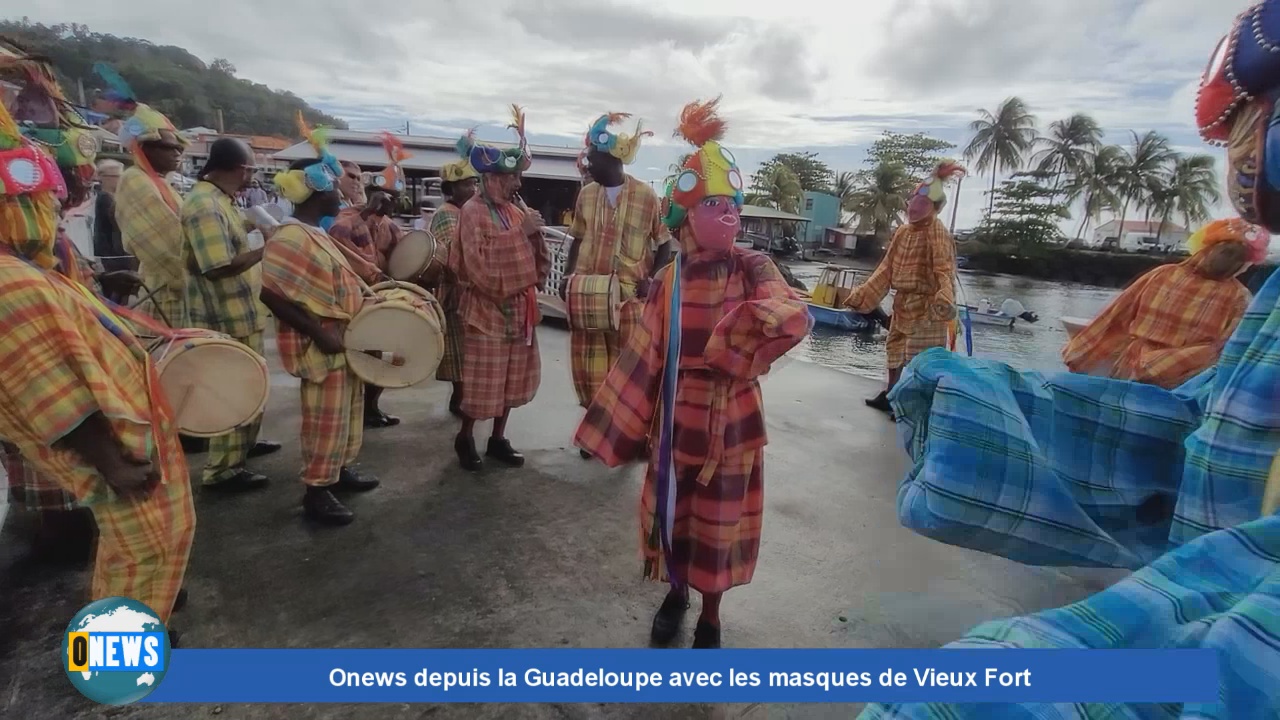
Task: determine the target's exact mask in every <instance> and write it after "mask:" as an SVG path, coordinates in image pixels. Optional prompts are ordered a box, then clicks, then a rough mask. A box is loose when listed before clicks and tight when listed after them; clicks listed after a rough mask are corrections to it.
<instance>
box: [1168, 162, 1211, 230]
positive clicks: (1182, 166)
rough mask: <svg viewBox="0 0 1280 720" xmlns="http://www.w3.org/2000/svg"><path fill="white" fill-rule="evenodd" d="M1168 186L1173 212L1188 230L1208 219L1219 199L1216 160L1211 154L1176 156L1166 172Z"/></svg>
mask: <svg viewBox="0 0 1280 720" xmlns="http://www.w3.org/2000/svg"><path fill="white" fill-rule="evenodd" d="M1168 185H1169V189H1170V190H1171V191H1172V193H1173V197H1174V208H1173V209H1174V211H1175V212H1177V213H1178V214H1179V215H1181V216H1182V219H1183V222H1184V223H1185V224H1186V226H1187V229H1191V226H1192V225H1193V224H1199V223H1203V222H1207V221H1208V220H1209V218H1210V217H1212V211H1211V208H1212V207H1213V206H1214V205H1217V204H1218V203H1219V202H1221V201H1222V191H1220V190H1219V189H1218V169H1217V163H1216V161H1215V160H1214V159H1213V156H1211V155H1190V156H1178V157H1177V158H1176V159H1175V160H1174V163H1173V168H1172V169H1171V170H1170V171H1169V182H1168Z"/></svg>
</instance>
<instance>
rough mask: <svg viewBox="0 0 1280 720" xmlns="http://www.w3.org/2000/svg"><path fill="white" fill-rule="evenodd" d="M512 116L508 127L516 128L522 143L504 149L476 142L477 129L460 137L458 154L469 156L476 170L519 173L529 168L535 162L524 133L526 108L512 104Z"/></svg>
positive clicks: (468, 158) (480, 171)
mask: <svg viewBox="0 0 1280 720" xmlns="http://www.w3.org/2000/svg"><path fill="white" fill-rule="evenodd" d="M511 117H512V122H511V124H510V125H508V126H507V127H510V128H512V129H514V130H515V131H516V135H517V136H518V137H519V138H520V144H519V145H518V146H516V147H513V148H507V149H505V150H504V149H502V148H498V147H494V146H493V145H484V144H481V143H479V142H476V137H475V130H471V131H469V132H468V133H467V134H466V135H463V136H462V137H461V138H459V140H458V154H459V155H461V156H462V157H464V158H467V160H469V161H470V162H471V167H473V168H475V171H476V172H478V173H518V172H524V171H525V170H528V169H529V166H530V165H531V164H532V163H533V154H532V153H530V152H529V142H528V140H527V139H525V134H524V109H523V108H521V107H520V106H519V105H512V106H511Z"/></svg>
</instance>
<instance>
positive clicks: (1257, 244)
mask: <svg viewBox="0 0 1280 720" xmlns="http://www.w3.org/2000/svg"><path fill="white" fill-rule="evenodd" d="M1221 243H1240V244H1242V245H1244V246H1245V248H1246V249H1248V251H1249V252H1248V256H1247V258H1248V261H1249V262H1250V263H1252V264H1254V265H1257V264H1258V263H1261V262H1262V261H1264V260H1266V259H1267V248H1268V247H1269V246H1270V245H1271V233H1269V232H1267V231H1266V230H1264V229H1263V228H1260V227H1258V226H1257V225H1254V224H1252V223H1247V222H1245V221H1244V220H1241V219H1239V218H1231V219H1230V220H1215V221H1213V222H1211V223H1209V224H1208V225H1205V226H1204V227H1202V228H1200V229H1199V230H1197V231H1196V232H1195V234H1193V235H1192V236H1191V237H1190V238H1188V239H1187V249H1188V250H1190V251H1191V254H1192V255H1198V254H1200V253H1201V252H1203V251H1205V250H1208V249H1209V248H1211V247H1213V246H1214V245H1219V244H1221Z"/></svg>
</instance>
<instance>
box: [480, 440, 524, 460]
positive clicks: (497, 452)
mask: <svg viewBox="0 0 1280 720" xmlns="http://www.w3.org/2000/svg"><path fill="white" fill-rule="evenodd" d="M484 454H485V456H486V457H491V458H493V459H494V460H497V461H498V462H500V463H504V464H506V465H510V466H511V467H524V455H521V454H520V453H518V452H516V450H515V448H513V447H511V441H510V440H508V439H506V438H497V437H491V438H489V446H488V447H486V448H485V449H484Z"/></svg>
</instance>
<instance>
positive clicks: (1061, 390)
mask: <svg viewBox="0 0 1280 720" xmlns="http://www.w3.org/2000/svg"><path fill="white" fill-rule="evenodd" d="M889 400H890V402H891V403H892V404H893V406H894V411H895V413H896V414H897V416H898V419H899V423H900V427H901V428H903V437H904V440H905V444H906V447H907V451H908V452H909V453H910V454H911V457H912V458H913V460H914V467H913V468H912V469H911V470H910V471H909V473H908V475H907V477H906V478H905V479H904V480H903V487H902V489H901V490H900V491H899V495H898V514H899V517H900V518H901V519H902V522H903V524H904V525H906V526H907V527H909V528H912V529H913V530H916V531H918V532H920V533H922V534H924V535H927V536H929V537H933V538H935V539H938V540H941V541H943V542H947V543H950V544H954V545H960V546H962V547H969V548H973V549H977V550H983V551H986V552H990V553H993V554H997V555H1002V556H1005V557H1010V558H1012V559H1014V560H1018V561H1020V562H1026V563H1031V564H1037V565H1102V566H1115V567H1128V568H1136V567H1140V566H1141V565H1143V564H1146V563H1147V562H1150V561H1151V560H1152V559H1154V558H1155V557H1157V556H1159V555H1160V554H1162V553H1164V552H1166V551H1168V550H1169V549H1170V548H1171V547H1174V546H1177V545H1180V544H1184V543H1187V542H1190V541H1191V540H1193V539H1195V538H1197V537H1199V536H1201V535H1204V534H1207V533H1210V532H1214V531H1217V530H1222V529H1226V528H1231V527H1235V526H1237V525H1239V524H1241V523H1245V522H1248V521H1250V520H1252V519H1254V518H1256V517H1257V516H1258V513H1259V512H1260V508H1261V507H1262V496H1263V488H1264V487H1265V485H1266V480H1267V475H1268V472H1269V470H1270V467H1271V463H1272V460H1273V458H1274V457H1275V455H1276V453H1277V451H1280V412H1277V410H1276V408H1277V407H1280V275H1276V274H1273V275H1272V277H1271V278H1270V279H1269V280H1268V281H1267V283H1266V285H1264V286H1263V288H1262V290H1260V291H1259V293H1258V295H1257V297H1255V298H1254V301H1253V303H1252V305H1250V307H1249V310H1248V311H1247V312H1246V313H1245V316H1244V319H1243V320H1242V321H1241V322H1240V324H1239V326H1237V328H1236V331H1235V333H1234V334H1233V335H1232V337H1231V340H1230V341H1228V343H1227V346H1226V348H1225V349H1224V350H1223V353H1222V357H1221V358H1220V359H1219V360H1218V363H1217V365H1216V366H1215V367H1213V368H1211V369H1209V370H1207V371H1205V372H1204V373H1201V374H1200V375H1198V376H1196V377H1195V378H1192V379H1191V380H1190V381H1188V382H1187V383H1186V384H1184V385H1183V386H1181V387H1179V388H1177V389H1176V390H1173V391H1169V390H1165V389H1162V388H1159V387H1156V386H1154V385H1148V384H1142V383H1133V382H1126V381H1120V380H1110V379H1105V378H1096V377H1089V376H1084V375H1075V374H1071V373H1058V374H1054V375H1050V376H1047V377H1046V376H1042V375H1040V374H1038V373H1031V372H1018V371H1016V370H1014V369H1012V368H1010V367H1008V366H1007V365H1003V364H1001V363H994V362H990V361H981V360H969V359H964V358H961V357H959V356H957V355H952V354H950V353H947V352H945V351H942V350H933V351H929V352H927V353H924V354H922V355H920V356H919V357H918V358H917V359H916V360H915V361H913V362H912V363H911V364H910V365H909V366H907V368H906V370H905V372H904V373H903V377H902V380H901V381H900V382H899V384H898V386H897V387H895V389H894V390H893V391H892V392H890V394H889ZM993 478H998V479H999V482H993V480H992V479H993ZM1170 508H1172V509H1170Z"/></svg>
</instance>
